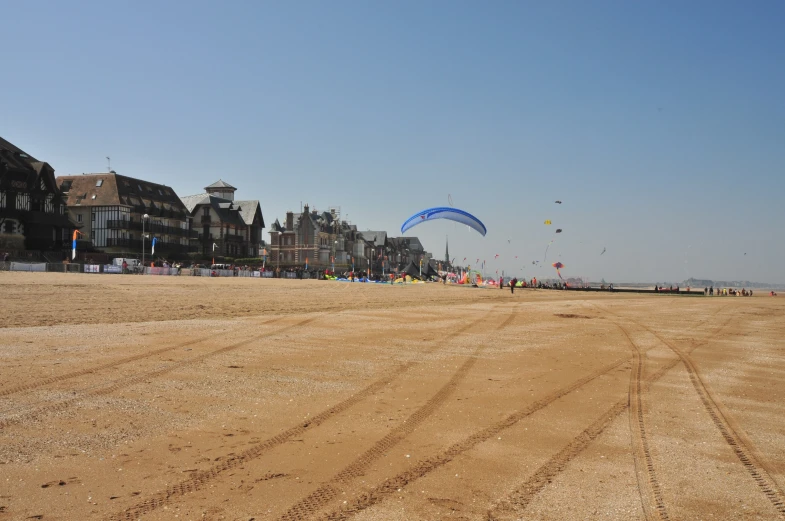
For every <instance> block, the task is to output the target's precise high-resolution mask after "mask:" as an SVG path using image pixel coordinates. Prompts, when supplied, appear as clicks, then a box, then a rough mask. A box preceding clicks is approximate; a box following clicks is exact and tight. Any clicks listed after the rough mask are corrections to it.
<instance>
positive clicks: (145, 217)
mask: <svg viewBox="0 0 785 521" xmlns="http://www.w3.org/2000/svg"><path fill="white" fill-rule="evenodd" d="M149 218H150V216H149V215H147V214H144V215H143V216H142V273H144V238H145V234H144V222H145V221H146V220H147V219H149Z"/></svg>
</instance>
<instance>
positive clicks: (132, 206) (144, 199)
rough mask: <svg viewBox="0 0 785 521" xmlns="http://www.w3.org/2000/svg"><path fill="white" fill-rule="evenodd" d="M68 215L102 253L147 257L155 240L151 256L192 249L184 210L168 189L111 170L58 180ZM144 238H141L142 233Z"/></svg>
mask: <svg viewBox="0 0 785 521" xmlns="http://www.w3.org/2000/svg"><path fill="white" fill-rule="evenodd" d="M57 184H58V185H59V187H60V191H61V192H62V194H63V197H64V198H65V201H66V205H67V207H68V215H69V217H70V218H71V220H73V221H74V222H75V223H76V225H77V226H79V228H80V231H81V232H82V234H83V235H82V238H84V239H89V240H90V241H91V242H92V246H93V248H94V249H96V250H99V251H102V252H104V253H114V254H124V255H129V256H137V255H140V254H141V253H142V246H143V242H142V241H143V240H144V250H145V251H146V252H147V253H148V255H149V253H150V247H151V241H152V240H153V238H155V239H156V244H155V254H156V256H170V255H183V254H186V253H188V252H190V251H192V249H191V248H190V245H189V242H190V238H191V237H192V236H193V233H192V232H191V226H190V222H189V215H188V212H187V210H186V208H185V206H183V204H182V203H181V202H180V198H179V197H177V194H176V193H175V192H174V190H172V189H171V188H170V187H168V186H165V185H161V184H158V183H151V182H149V181H143V180H141V179H136V178H133V177H127V176H124V175H120V174H118V173H116V172H115V171H111V172H107V173H99V174H82V175H68V176H59V177H58V178H57ZM143 230H144V234H145V236H146V237H144V238H143V237H142V231H143Z"/></svg>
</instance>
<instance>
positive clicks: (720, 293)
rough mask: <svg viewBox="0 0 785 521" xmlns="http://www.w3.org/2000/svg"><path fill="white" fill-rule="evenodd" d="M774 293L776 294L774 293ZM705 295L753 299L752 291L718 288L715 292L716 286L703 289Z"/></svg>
mask: <svg viewBox="0 0 785 521" xmlns="http://www.w3.org/2000/svg"><path fill="white" fill-rule="evenodd" d="M772 293H774V292H773V291H772ZM703 294H704V295H711V296H714V295H715V294H716V295H717V296H719V297H727V296H728V295H730V296H733V297H751V296H752V290H749V291H747V290H746V289H745V288H742V289H734V288H717V290H716V291H715V290H714V286H711V287H709V288H703Z"/></svg>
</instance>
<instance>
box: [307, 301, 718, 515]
mask: <svg viewBox="0 0 785 521" xmlns="http://www.w3.org/2000/svg"><path fill="white" fill-rule="evenodd" d="M600 309H602V308H600ZM603 311H605V310H603ZM731 318H732V317H731ZM728 323H730V318H729V319H728V321H727V322H726V323H725V324H724V325H723V326H721V327H720V328H719V329H718V330H717V331H716V332H715V333H714V334H713V335H712V337H711V338H713V337H714V336H716V335H718V334H719V333H720V331H721V330H722V328H723V327H725V325H727V324H728ZM711 338H709V339H707V340H706V341H704V343H707V342H709V341H710V340H711ZM699 345H701V344H699ZM696 347H698V346H696ZM629 359H630V358H629V357H625V358H623V359H621V360H619V361H617V362H614V363H611V364H609V365H607V366H605V367H603V368H600V369H598V370H597V371H594V372H593V373H591V374H589V375H587V376H585V377H584V378H581V379H580V380H578V381H576V382H574V383H573V384H571V385H569V386H567V387H564V388H562V389H559V390H557V391H554V392H553V393H551V394H549V395H547V396H545V397H544V398H542V399H540V400H537V401H536V402H534V403H532V404H531V405H529V406H528V407H526V408H525V409H522V410H520V411H518V412H516V413H513V414H511V415H510V416H508V417H507V418H505V419H504V420H502V421H500V422H498V423H495V424H493V425H491V426H490V427H486V428H485V429H483V430H481V431H479V432H477V433H475V434H473V435H471V436H469V437H468V438H466V439H464V440H463V441H460V442H458V443H455V444H453V445H451V446H450V447H448V448H447V449H445V450H443V451H441V452H439V453H437V454H436V455H434V456H431V457H430V458H427V459H425V460H421V461H420V462H418V463H417V464H416V465H415V466H413V467H412V468H411V469H409V470H407V471H404V472H402V473H400V474H398V475H396V476H394V477H392V478H390V479H388V480H386V481H385V482H383V483H381V484H380V485H377V486H376V487H374V488H372V489H371V490H370V491H368V492H366V493H364V494H363V495H362V496H360V497H359V498H357V499H355V500H354V501H352V502H351V503H350V504H349V505H347V506H346V507H344V508H342V509H339V510H336V511H333V512H330V513H329V514H327V515H326V516H323V517H321V518H319V519H321V520H330V521H337V520H345V519H349V518H351V517H353V516H354V515H356V514H358V513H360V512H362V511H363V510H366V509H368V508H370V507H372V506H374V505H376V504H378V503H381V502H382V501H383V500H384V498H385V497H387V496H389V495H392V494H395V493H397V492H398V489H400V488H403V487H405V486H406V485H408V484H410V483H413V482H415V481H417V480H418V479H420V478H421V477H424V476H426V475H428V474H430V473H431V472H433V471H434V470H437V469H439V468H441V467H443V466H444V465H446V464H448V463H449V462H450V461H452V460H453V459H454V458H455V457H457V456H459V455H461V454H463V453H464V452H467V451H468V450H470V449H473V448H474V447H476V446H477V445H479V444H480V443H482V442H484V441H487V440H488V439H490V438H492V437H494V436H496V435H497V434H499V433H500V432H502V431H503V430H504V429H507V428H509V427H512V426H513V425H515V424H516V423H518V422H519V421H521V420H522V419H524V418H526V417H527V416H530V415H532V414H534V413H535V412H537V411H539V410H540V409H543V408H544V407H546V406H547V405H549V404H550V403H552V402H554V401H556V400H557V399H559V398H561V397H563V396H565V395H567V394H569V393H571V392H572V391H575V390H576V389H578V388H580V387H582V386H584V385H586V384H588V383H589V382H591V381H592V380H594V379H596V378H598V377H600V376H602V375H604V374H607V373H609V372H610V371H613V370H614V369H616V368H618V367H619V366H621V365H622V364H624V363H626V362H627V361H628V360H629ZM678 363H679V360H673V361H672V362H670V364H672V365H670V367H667V368H666V369H664V370H663V374H664V373H665V372H667V371H668V370H670V369H671V368H673V367H675V366H676V365H678ZM657 374H658V375H659V372H658V373H657ZM627 402H628V398H624V399H623V400H622V403H623V404H624V409H626V404H627ZM624 409H622V411H623V410H624ZM620 412H621V411H620ZM597 435H599V433H598V434H597ZM595 437H596V436H595ZM581 450H582V449H581ZM578 452H580V451H578ZM575 454H576V455H577V452H576V453H575ZM558 467H559V466H558V465H552V466H551V467H549V468H558ZM562 468H563V466H562ZM543 486H544V485H543ZM532 497H533V496H532Z"/></svg>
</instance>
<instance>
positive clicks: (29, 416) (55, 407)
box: [0, 315, 321, 430]
mask: <svg viewBox="0 0 785 521" xmlns="http://www.w3.org/2000/svg"><path fill="white" fill-rule="evenodd" d="M320 316H321V315H320ZM320 316H314V317H310V318H307V319H305V320H301V321H299V322H297V323H295V324H291V325H288V326H284V327H282V328H279V329H276V330H275V331H270V332H269V333H263V334H261V335H256V336H253V337H251V338H246V339H245V340H240V341H239V342H235V343H233V344H230V345H228V346H225V347H222V348H220V349H216V350H215V351H210V352H208V353H203V354H201V355H197V356H194V357H191V358H187V359H185V360H180V361H179V362H173V363H171V364H166V365H164V366H162V367H159V368H158V369H153V370H152V371H145V372H142V373H138V374H135V375H132V376H128V377H125V378H121V379H119V380H116V381H114V383H112V384H111V385H106V386H104V387H100V386H98V387H97V388H93V389H91V390H89V391H87V392H81V393H79V394H78V395H77V396H75V397H73V398H69V399H68V400H63V401H60V402H55V403H52V404H49V405H44V406H42V407H38V408H36V409H33V410H30V411H28V412H24V413H21V414H18V415H16V416H12V417H8V418H3V419H0V430H3V429H5V428H7V427H8V426H10V425H14V424H18V423H22V422H23V421H29V420H33V419H36V418H38V417H40V416H42V415H44V414H48V413H54V412H59V411H63V410H65V409H67V408H69V407H70V406H72V405H73V404H75V403H78V402H80V401H82V400H84V399H85V398H87V397H92V396H104V395H107V394H111V393H113V392H115V391H118V390H120V389H123V388H125V387H130V386H132V385H135V384H138V383H141V382H144V381H145V380H147V379H149V378H155V377H157V376H161V375H163V374H166V373H169V372H171V371H174V370H175V369H179V368H181V367H185V366H188V365H192V364H195V363H198V362H202V361H204V360H207V359H208V358H212V357H214V356H217V355H220V354H223V353H227V352H229V351H233V350H235V349H239V348H241V347H244V346H246V345H248V344H250V343H251V342H254V341H256V340H259V339H262V338H268V337H272V336H276V335H279V334H281V333H284V332H286V331H289V330H290V329H294V328H297V327H301V326H304V325H307V324H309V323H311V322H313V321H314V320H316V319H318V318H320Z"/></svg>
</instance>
